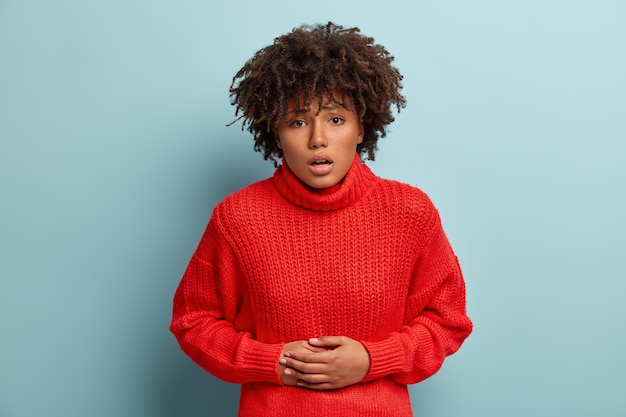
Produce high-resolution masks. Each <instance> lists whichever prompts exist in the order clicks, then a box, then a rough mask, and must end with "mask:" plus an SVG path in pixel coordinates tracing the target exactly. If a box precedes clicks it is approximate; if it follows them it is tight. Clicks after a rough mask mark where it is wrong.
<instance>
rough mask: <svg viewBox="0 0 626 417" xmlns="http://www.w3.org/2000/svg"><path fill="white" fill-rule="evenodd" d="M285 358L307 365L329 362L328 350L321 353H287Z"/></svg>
mask: <svg viewBox="0 0 626 417" xmlns="http://www.w3.org/2000/svg"><path fill="white" fill-rule="evenodd" d="M284 358H286V359H293V360H296V361H300V362H306V363H326V362H328V350H327V349H322V350H320V351H319V352H310V353H305V352H285V356H284Z"/></svg>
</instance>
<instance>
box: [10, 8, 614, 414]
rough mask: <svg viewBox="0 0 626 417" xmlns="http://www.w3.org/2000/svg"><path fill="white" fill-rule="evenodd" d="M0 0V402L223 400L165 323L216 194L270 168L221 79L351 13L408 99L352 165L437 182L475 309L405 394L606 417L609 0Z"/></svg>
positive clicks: (447, 409)
mask: <svg viewBox="0 0 626 417" xmlns="http://www.w3.org/2000/svg"><path fill="white" fill-rule="evenodd" d="M212 3H217V2H209V1H199V0H197V1H183V2H174V1H171V2H164V1H122V0H110V1H106V2H105V1H100V2H96V1H70V0H57V1H43V0H38V1H37V0H32V1H28V0H13V1H12V0H0V279H1V281H0V324H1V327H0V329H1V332H2V333H1V336H0V416H2V417H35V416H63V417H85V416H89V417H100V416H102V417H105V416H106V417H109V416H117V417H144V416H145V417H153V416H154V417H187V416H228V415H235V413H236V408H237V404H236V403H237V396H238V389H237V387H236V386H233V385H228V384H225V383H222V382H220V381H218V380H216V379H215V378H213V377H211V376H210V375H208V374H206V373H204V372H203V371H201V370H200V369H199V368H198V367H196V366H195V365H194V364H193V363H192V362H191V361H190V360H189V359H188V358H187V357H186V356H184V355H183V354H182V353H181V352H180V351H179V349H178V346H177V344H176V342H175V340H174V338H173V337H172V336H171V335H170V334H169V332H168V325H169V319H170V306H171V298H172V295H173V292H174V289H175V287H176V285H177V284H178V280H179V279H180V276H181V274H182V272H183V270H184V267H185V265H186V263H187V261H188V259H189V257H190V255H191V252H192V251H193V249H194V248H195V245H196V243H197V241H198V239H199V237H200V234H201V233H202V230H203V228H204V226H205V224H206V221H207V220H208V217H209V215H210V212H211V209H212V207H213V205H214V204H215V203H216V202H217V201H218V200H220V199H221V198H222V197H223V196H224V195H226V194H227V193H230V192H232V191H234V190H236V189H238V188H240V187H242V186H244V185H246V184H248V183H250V182H252V181H255V180H257V179H260V178H264V177H266V176H268V175H270V174H271V172H272V170H273V169H272V166H271V164H269V163H267V162H265V161H263V160H262V158H261V156H260V155H259V154H255V153H253V152H252V143H251V138H250V136H249V135H248V134H247V133H245V132H242V131H241V130H240V128H239V127H238V126H235V127H230V128H228V127H226V126H225V124H226V123H228V122H230V121H231V120H232V119H233V116H234V114H233V109H232V108H231V107H230V105H229V101H228V86H229V84H230V79H231V77H232V76H233V75H234V73H235V72H236V71H237V70H238V69H239V68H240V67H241V65H242V64H243V63H244V61H245V60H246V59H248V58H249V57H250V56H251V55H252V54H253V53H254V51H256V50H257V49H259V48H260V47H263V46H265V45H267V44H268V43H271V42H272V40H273V38H274V37H275V36H277V35H279V34H282V33H284V32H287V31H289V30H290V29H291V28H293V27H294V26H297V25H299V24H301V23H312V22H325V21H327V20H334V21H336V22H337V23H340V24H343V25H348V26H351V25H358V26H360V27H361V28H362V29H363V32H364V33H366V34H368V35H372V36H374V37H375V38H376V40H377V41H378V42H380V43H383V44H384V45H386V46H387V47H388V49H389V50H390V51H391V52H392V53H393V54H394V55H396V57H397V65H398V67H399V68H400V70H401V71H402V72H403V73H404V75H405V82H404V85H405V93H406V96H407V98H408V100H409V105H408V107H407V108H406V109H405V111H403V112H402V113H401V114H400V115H399V117H398V118H397V121H396V122H395V123H394V124H393V125H392V127H391V131H390V133H389V136H388V137H387V138H385V139H383V140H382V142H381V144H380V145H381V146H380V152H379V154H378V158H377V161H376V162H375V163H372V164H371V166H372V167H373V169H374V170H375V171H376V172H377V173H378V174H379V175H381V176H386V177H391V178H395V179H399V180H402V181H405V182H408V183H411V184H414V185H418V186H420V187H421V188H423V189H424V190H425V191H426V192H427V193H429V194H430V196H431V198H432V199H433V200H434V201H435V203H436V205H437V206H438V207H439V209H440V211H441V213H442V216H443V221H444V226H445V227H446V229H447V231H448V234H449V237H450V239H451V241H452V243H453V246H454V247H455V249H456V251H457V254H458V256H459V258H460V259H461V263H462V265H463V268H464V271H465V274H466V280H467V285H468V302H469V306H468V308H469V312H470V314H471V316H472V318H473V319H474V321H475V325H476V329H475V333H474V334H473V335H472V336H471V337H470V339H468V341H467V343H466V345H465V346H464V347H463V348H462V349H461V351H460V352H459V353H458V354H456V355H455V356H453V357H451V358H450V359H449V361H448V362H446V364H445V365H444V367H443V369H442V370H441V372H440V373H439V374H437V375H436V376H435V377H433V378H432V379H430V380H428V381H426V382H424V383H422V384H419V385H417V386H414V387H412V388H411V392H412V397H413V400H414V410H415V414H416V416H431V417H450V416H460V415H462V416H468V417H470V416H471V417H473V416H476V417H478V416H480V417H489V416H494V417H495V416H498V417H500V416H508V417H517V416H520V417H521V416H546V417H547V416H570V417H575V416H580V417H583V416H584V417H587V416H592V415H593V416H603V417H624V416H626V395H624V394H625V391H626V390H625V387H626V384H625V383H624V375H625V374H626V360H625V355H624V352H625V349H626V348H625V347H624V345H625V344H626V332H625V330H626V310H625V308H624V305H625V304H624V296H623V294H624V293H625V292H626V279H625V278H626V276H625V275H626V273H625V268H624V260H625V259H624V258H625V257H626V256H625V255H626V245H625V243H624V242H625V234H626V223H625V220H624V213H625V212H626V207H625V206H626V192H625V180H626V169H625V167H624V166H625V165H626V164H625V159H626V152H625V151H626V146H625V145H624V143H625V139H626V47H625V46H624V45H626V5H625V3H624V2H622V1H617V0H616V1H608V0H597V1H593V2H592V1H584V2H583V1H565V0H555V1H545V0H542V1H539V0H535V1H521V0H515V1H499V0H477V1H461V0H459V1H451V0H444V1H437V2H434V1H433V2H425V1H411V2H409V1H405V2H400V1H393V0H387V1H384V2H380V1H376V2H374V1H363V0H360V1H356V0H345V1H342V2H329V1H326V0H322V1H319V2H308V3H306V2H305V3H297V2H292V1H286V0H273V1H271V2H266V4H264V3H263V2H259V1H253V0H244V1H240V2H226V1H224V2H219V4H217V5H214V4H212Z"/></svg>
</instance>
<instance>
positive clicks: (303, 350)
mask: <svg viewBox="0 0 626 417" xmlns="http://www.w3.org/2000/svg"><path fill="white" fill-rule="evenodd" d="M325 351H326V348H325V347H316V346H313V345H311V344H309V342H307V341H306V340H297V341H295V342H289V343H286V344H285V346H283V350H282V351H281V352H280V358H281V360H279V362H278V374H279V375H280V379H281V380H282V381H283V384H285V385H292V386H295V385H298V376H297V375H296V373H295V372H291V371H287V366H286V365H285V364H283V361H282V358H285V355H287V354H288V353H289V354H308V353H315V352H325Z"/></svg>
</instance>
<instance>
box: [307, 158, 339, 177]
mask: <svg viewBox="0 0 626 417" xmlns="http://www.w3.org/2000/svg"><path fill="white" fill-rule="evenodd" d="M321 161H324V162H326V163H322V164H318V163H317V162H321ZM308 165H309V169H310V170H311V173H312V174H313V175H326V174H328V173H329V172H330V171H332V169H333V160H332V159H331V158H330V157H328V156H326V155H323V154H320V155H315V156H314V157H313V158H311V159H309V161H308Z"/></svg>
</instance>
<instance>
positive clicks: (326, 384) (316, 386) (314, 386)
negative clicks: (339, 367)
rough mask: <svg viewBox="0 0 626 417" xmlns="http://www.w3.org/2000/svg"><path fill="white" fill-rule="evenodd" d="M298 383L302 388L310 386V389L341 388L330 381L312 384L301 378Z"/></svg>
mask: <svg viewBox="0 0 626 417" xmlns="http://www.w3.org/2000/svg"><path fill="white" fill-rule="evenodd" d="M296 385H297V386H299V387H301V388H308V389H312V390H317V391H324V390H329V389H337V388H341V387H337V386H334V385H333V384H331V383H329V382H322V383H320V384H312V383H309V382H306V381H303V380H299V381H298V382H297V383H296Z"/></svg>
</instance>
